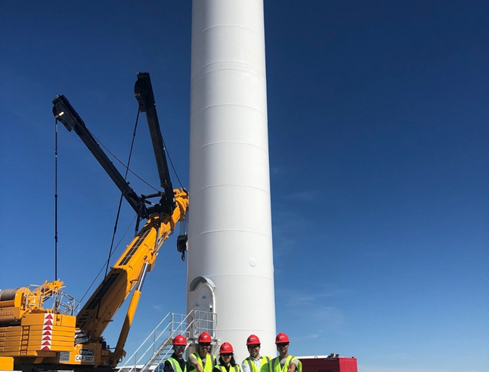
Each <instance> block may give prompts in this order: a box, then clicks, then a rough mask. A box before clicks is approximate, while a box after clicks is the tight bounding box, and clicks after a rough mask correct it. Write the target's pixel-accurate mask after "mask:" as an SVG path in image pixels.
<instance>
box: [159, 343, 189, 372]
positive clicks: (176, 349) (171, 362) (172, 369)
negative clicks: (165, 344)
mask: <svg viewBox="0 0 489 372" xmlns="http://www.w3.org/2000/svg"><path fill="white" fill-rule="evenodd" d="M172 344H173V354H172V356H171V357H170V358H168V359H167V360H166V361H165V365H164V367H163V372H187V368H186V362H185V359H183V353H184V352H185V348H186V347H187V339H186V338H185V337H184V336H183V335H178V336H176V337H175V338H174V339H173V341H172Z"/></svg>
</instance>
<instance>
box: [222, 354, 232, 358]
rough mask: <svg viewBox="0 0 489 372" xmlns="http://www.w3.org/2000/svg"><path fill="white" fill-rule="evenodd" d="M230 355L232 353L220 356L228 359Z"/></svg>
mask: <svg viewBox="0 0 489 372" xmlns="http://www.w3.org/2000/svg"><path fill="white" fill-rule="evenodd" d="M232 355H233V354H232V353H231V354H221V356H222V357H223V358H226V357H230V356H232Z"/></svg>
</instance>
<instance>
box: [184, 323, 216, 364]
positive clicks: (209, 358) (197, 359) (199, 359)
mask: <svg viewBox="0 0 489 372" xmlns="http://www.w3.org/2000/svg"><path fill="white" fill-rule="evenodd" d="M198 342H199V345H198V349H197V352H196V353H192V354H190V355H189V357H188V368H187V369H188V371H189V372H192V371H195V370H197V371H198V372H212V370H213V369H214V367H215V366H216V365H217V361H216V357H215V356H214V355H212V354H211V353H210V350H211V342H212V338H211V335H210V334H208V333H207V332H202V333H201V334H200V336H199V339H198Z"/></svg>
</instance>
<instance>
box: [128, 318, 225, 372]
mask: <svg viewBox="0 0 489 372" xmlns="http://www.w3.org/2000/svg"><path fill="white" fill-rule="evenodd" d="M165 322H168V324H166V326H164V327H163V329H161V328H162V325H163V323H165ZM216 322H217V316H216V314H215V313H209V312H206V311H202V310H192V311H190V312H189V313H188V314H177V313H168V314H167V315H166V316H165V317H164V318H163V319H162V320H161V321H160V322H159V323H158V325H157V326H156V327H155V328H154V329H153V331H151V332H150V334H149V335H148V337H146V339H145V340H144V341H143V342H142V343H141V345H140V346H139V347H138V348H137V349H136V351H134V352H133V353H132V355H131V356H130V357H129V358H128V359H127V361H126V362H125V363H124V364H123V365H122V366H121V367H119V370H122V369H124V372H134V371H136V370H138V371H140V372H143V371H150V370H151V367H157V366H158V365H159V364H160V363H161V362H162V361H163V360H165V359H167V357H168V354H170V352H171V351H172V350H171V342H172V340H173V338H174V337H175V336H176V335H177V334H182V335H184V336H185V337H186V338H187V339H188V344H189V345H190V344H192V343H194V342H195V341H196V337H197V336H198V335H199V334H200V333H201V332H204V331H205V332H208V333H210V334H211V337H212V338H213V339H215V327H216ZM167 331H168V333H169V334H168V337H165V338H164V340H163V342H161V344H159V346H158V347H157V348H156V350H155V345H156V343H157V342H158V341H159V340H160V339H161V338H162V336H163V335H164V334H165V333H166V332H167ZM148 343H149V345H148ZM146 345H148V347H147V348H146V349H145V350H144V351H143V353H142V355H140V356H139V357H138V353H139V352H140V351H141V349H143V348H144V347H145V346H146ZM151 349H152V350H153V351H152V354H151V356H150V357H149V359H148V360H147V361H146V362H145V363H144V366H143V367H142V368H141V365H142V361H143V360H145V359H146V357H147V355H148V353H149V352H150V351H151ZM155 361H156V362H155ZM139 363H141V364H139ZM125 368H129V369H125Z"/></svg>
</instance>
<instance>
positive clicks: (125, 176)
mask: <svg viewBox="0 0 489 372" xmlns="http://www.w3.org/2000/svg"><path fill="white" fill-rule="evenodd" d="M138 122H139V108H138V110H137V114H136V122H135V123H134V130H133V132H132V140H131V147H130V149H129V156H128V158H127V165H126V166H125V168H126V171H125V173H124V181H126V182H127V174H128V172H129V165H130V164H131V157H132V150H133V149H134V140H135V139H136V132H137V129H138ZM123 199H124V194H123V193H122V192H121V196H120V198H119V206H118V207H117V214H116V218H115V223H114V230H113V232H112V239H111V242H110V249H109V257H108V258H107V263H106V265H105V275H104V281H105V278H106V277H107V272H108V271H109V266H110V259H111V258H112V253H113V248H114V240H115V235H116V233H117V226H118V224H119V217H120V214H121V208H122V200H123ZM135 234H137V231H136V232H135ZM99 306H100V303H99Z"/></svg>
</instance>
